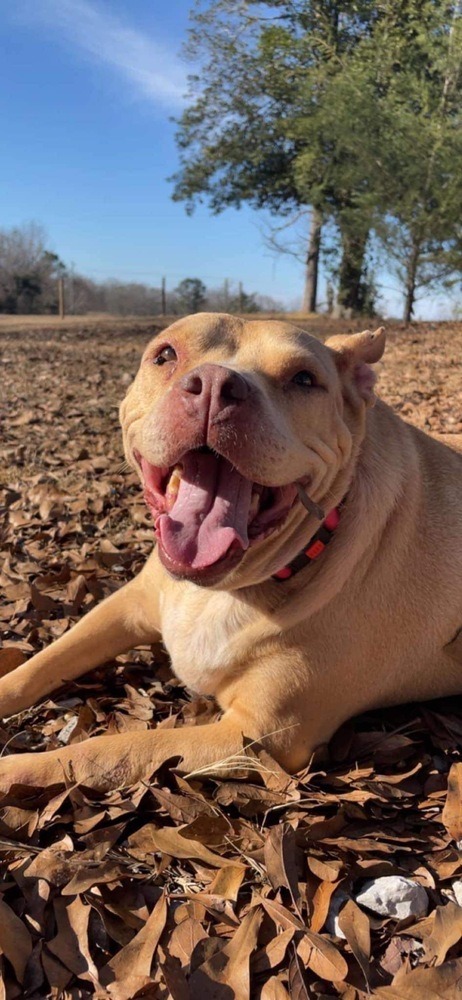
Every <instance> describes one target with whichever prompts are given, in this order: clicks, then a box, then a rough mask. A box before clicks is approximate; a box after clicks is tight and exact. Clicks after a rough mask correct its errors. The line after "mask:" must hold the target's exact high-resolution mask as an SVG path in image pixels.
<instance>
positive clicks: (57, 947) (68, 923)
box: [47, 896, 99, 985]
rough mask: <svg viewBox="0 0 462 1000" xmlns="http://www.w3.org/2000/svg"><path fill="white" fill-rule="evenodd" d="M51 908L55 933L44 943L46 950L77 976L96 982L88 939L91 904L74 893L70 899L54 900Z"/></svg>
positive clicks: (97, 982)
mask: <svg viewBox="0 0 462 1000" xmlns="http://www.w3.org/2000/svg"><path fill="white" fill-rule="evenodd" d="M54 909H55V916H56V927H57V934H56V936H55V937H54V938H52V940H51V941H48V942H47V948H48V950H49V951H51V952H52V954H53V955H55V957H56V958H57V959H59V961H60V962H62V964H63V965H65V966H66V968H67V969H69V970H70V972H74V973H75V974H76V975H77V976H78V977H79V979H84V980H86V981H88V982H90V983H93V984H94V985H98V984H99V980H98V970H97V968H96V966H95V964H94V962H93V959H92V957H91V955H90V949H89V942H88V921H89V919H90V913H91V907H90V906H88V905H86V904H85V903H84V902H83V901H82V900H81V899H80V897H79V896H76V897H75V899H70V900H69V899H56V900H55V902H54Z"/></svg>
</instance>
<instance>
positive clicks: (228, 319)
mask: <svg viewBox="0 0 462 1000" xmlns="http://www.w3.org/2000/svg"><path fill="white" fill-rule="evenodd" d="M156 340H157V341H159V342H160V341H162V342H165V343H170V342H171V343H172V345H173V346H175V345H177V346H180V345H181V346H182V347H183V349H184V351H185V354H186V355H187V361H188V362H189V364H190V365H195V364H199V363H203V362H204V361H214V362H220V361H222V362H223V363H224V364H229V365H233V364H235V365H236V366H237V367H239V368H250V369H253V370H257V371H258V370H260V371H264V372H265V373H267V374H268V375H275V376H277V375H278V374H279V373H280V372H281V371H284V370H285V369H286V368H287V367H288V366H289V365H293V364H298V363H300V365H301V366H303V365H309V364H310V363H311V364H314V365H315V366H316V367H320V368H321V369H322V370H323V371H324V373H325V374H326V375H327V376H328V375H329V374H330V375H334V374H335V365H334V362H333V358H332V352H331V351H330V350H328V348H326V347H324V345H323V344H322V343H321V342H320V341H319V340H317V339H316V337H313V336H311V334H309V333H306V332H305V331H304V330H300V329H298V327H296V326H293V325H292V324H291V323H284V322H281V321H279V320H270V319H268V320H242V319H239V318H238V317H237V316H228V315H221V314H219V313H217V314H213V313H212V314H210V313H199V314H198V315H197V316H188V317H187V318H185V319H181V320H178V322H176V323H173V324H172V326H169V327H168V328H167V329H165V330H164V331H162V333H161V334H159V335H158V337H157V338H156ZM155 342H156V341H153V342H152V344H151V345H149V348H152V346H153V344H155ZM149 348H148V350H149Z"/></svg>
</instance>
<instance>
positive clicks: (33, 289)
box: [0, 223, 284, 316]
mask: <svg viewBox="0 0 462 1000" xmlns="http://www.w3.org/2000/svg"><path fill="white" fill-rule="evenodd" d="M60 282H62V287H63V290H64V304H65V309H66V313H70V314H77V315H83V314H85V313H90V312H91V313H94V312H97V313H104V312H107V313H113V314H114V315H121V316H150V315H158V314H161V313H163V312H165V313H168V314H169V315H172V314H173V315H175V314H178V315H181V314H184V313H191V312H199V310H201V309H209V310H211V311H217V310H219V311H223V312H246V313H247V312H259V311H265V312H272V311H275V312H282V311H283V310H284V307H283V305H282V304H281V303H280V302H277V301H276V300H275V299H272V298H270V297H269V296H264V295H259V294H258V293H256V292H252V293H250V292H247V291H245V289H244V288H243V286H242V285H241V284H238V285H236V284H234V283H229V282H227V281H225V282H224V283H223V285H222V287H221V288H207V287H206V286H205V285H204V283H203V282H202V281H201V280H200V279H199V278H185V279H184V280H183V281H180V283H179V284H178V285H177V286H176V287H175V288H169V287H168V285H164V288H162V287H161V286H159V287H155V286H152V285H147V284H144V283H141V282H135V281H130V282H127V281H116V280H115V279H110V280H107V281H102V282H99V281H94V280H93V279H92V278H87V277H85V276H84V275H82V274H77V273H75V272H74V271H73V270H70V269H68V268H67V267H66V265H65V264H64V263H63V261H62V260H61V259H60V257H59V256H58V255H57V254H56V253H53V252H52V251H50V250H48V249H47V239H46V235H45V233H44V231H43V229H42V227H41V226H38V225H37V224H36V223H29V224H28V225H25V226H18V227H15V228H13V229H3V230H2V229H0V313H9V314H14V315H27V314H31V313H35V314H44V313H57V312H58V311H59V284H60Z"/></svg>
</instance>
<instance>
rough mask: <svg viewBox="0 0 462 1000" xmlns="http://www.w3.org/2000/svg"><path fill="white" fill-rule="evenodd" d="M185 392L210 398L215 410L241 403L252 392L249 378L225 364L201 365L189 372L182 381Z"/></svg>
mask: <svg viewBox="0 0 462 1000" xmlns="http://www.w3.org/2000/svg"><path fill="white" fill-rule="evenodd" d="M180 385H181V388H182V390H183V393H186V394H187V395H190V396H199V397H201V399H203V400H204V401H205V400H209V401H210V404H211V406H212V408H213V409H214V410H218V409H222V408H223V407H224V406H227V405H229V404H233V403H241V402H244V400H246V399H247V398H248V396H249V394H250V385H249V383H248V382H247V379H245V378H244V376H243V375H241V374H240V373H239V372H235V371H233V370H232V369H231V368H225V367H224V366H223V365H201V366H200V368H194V369H193V371H191V372H188V373H187V375H185V376H184V377H183V378H182V379H181V382H180Z"/></svg>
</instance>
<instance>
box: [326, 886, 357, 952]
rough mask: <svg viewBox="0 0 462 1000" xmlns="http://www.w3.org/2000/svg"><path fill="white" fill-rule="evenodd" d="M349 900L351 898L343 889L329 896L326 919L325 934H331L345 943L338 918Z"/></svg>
mask: <svg viewBox="0 0 462 1000" xmlns="http://www.w3.org/2000/svg"><path fill="white" fill-rule="evenodd" d="M349 899H351V896H348V894H347V893H346V892H345V891H344V889H337V890H336V892H334V893H333V895H332V896H331V900H330V905H329V912H328V914H327V917H326V931H327V933H328V934H333V935H334V937H338V938H343V940H344V941H346V937H345V935H344V933H343V931H342V930H340V927H339V922H338V916H339V913H340V910H342V909H343V907H344V906H345V903H347V902H348V900H349Z"/></svg>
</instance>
